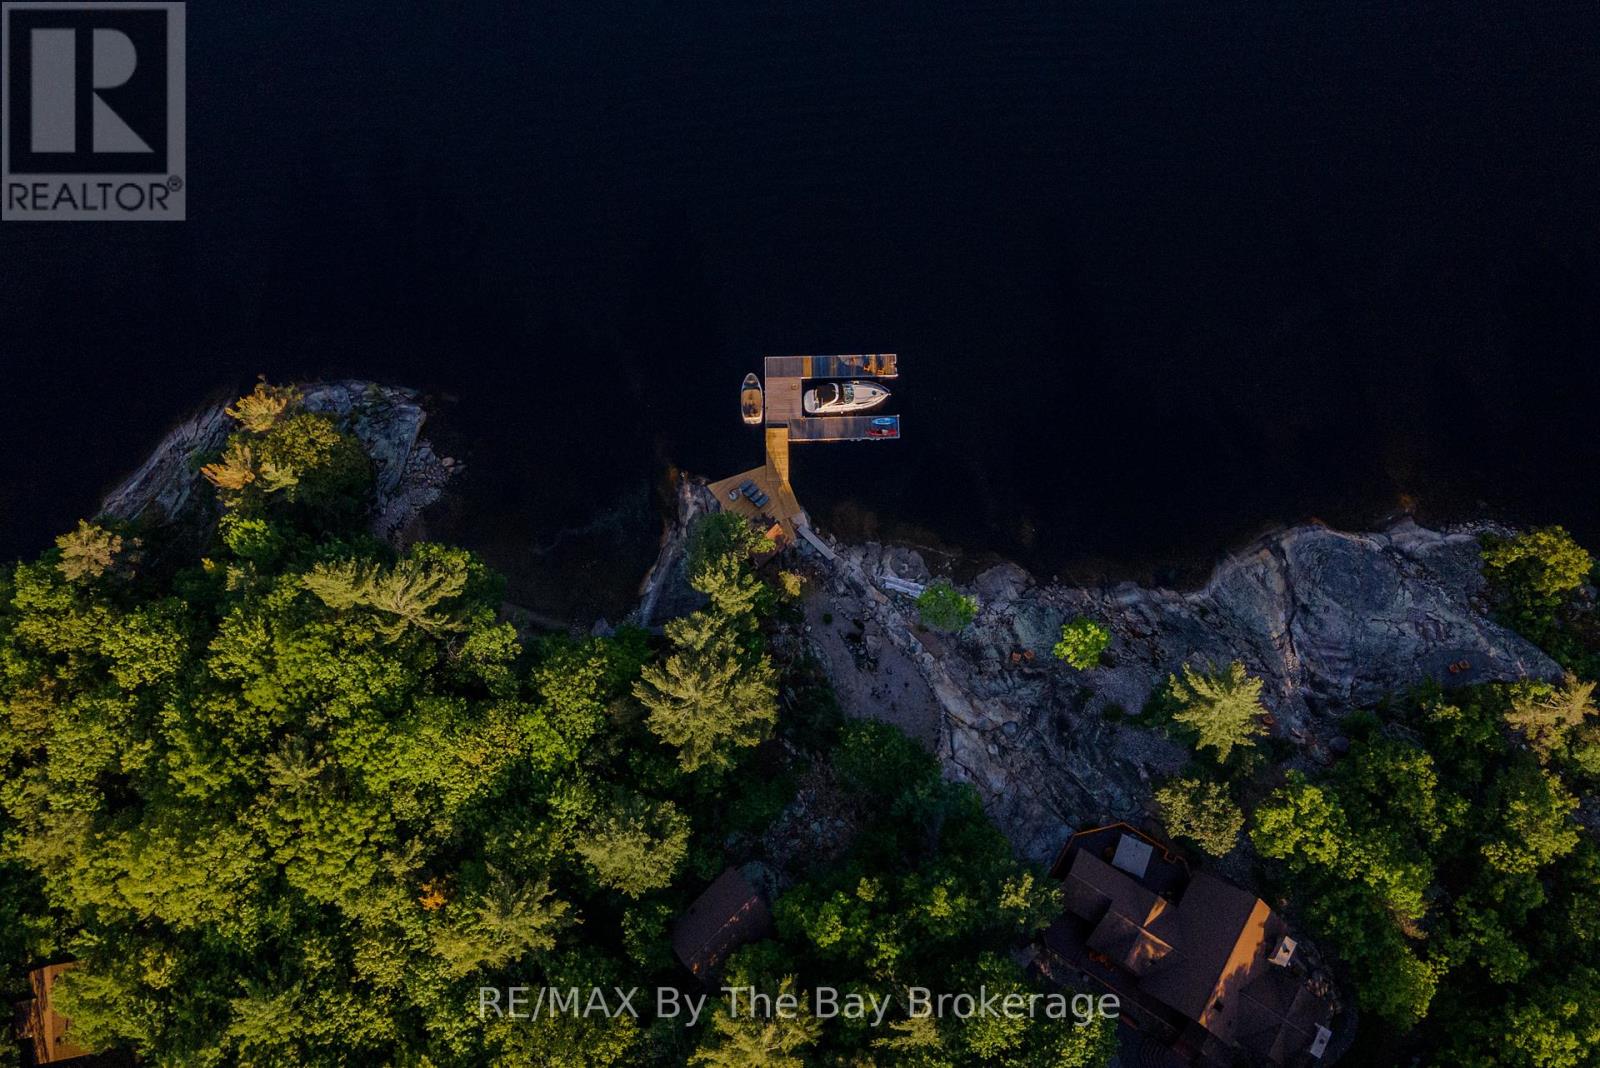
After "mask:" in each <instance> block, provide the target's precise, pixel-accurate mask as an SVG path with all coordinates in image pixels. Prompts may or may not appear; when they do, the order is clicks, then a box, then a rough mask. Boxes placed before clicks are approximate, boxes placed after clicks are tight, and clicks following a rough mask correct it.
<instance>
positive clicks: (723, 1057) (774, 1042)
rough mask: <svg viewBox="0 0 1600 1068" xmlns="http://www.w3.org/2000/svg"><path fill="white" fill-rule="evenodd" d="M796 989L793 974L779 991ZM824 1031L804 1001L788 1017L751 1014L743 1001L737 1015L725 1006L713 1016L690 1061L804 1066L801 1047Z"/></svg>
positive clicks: (713, 1066)
mask: <svg viewBox="0 0 1600 1068" xmlns="http://www.w3.org/2000/svg"><path fill="white" fill-rule="evenodd" d="M793 993H794V977H793V976H789V977H786V978H785V979H784V980H783V982H782V983H780V984H779V986H778V994H779V995H780V996H782V995H786V994H787V995H792V994H793ZM821 1035H822V1023H821V1021H819V1020H818V1019H817V1018H816V1017H815V1016H813V1015H811V1012H810V1009H809V1007H808V1006H806V1005H805V1003H804V1002H802V1005H801V1008H800V1010H799V1012H797V1013H796V1014H795V1015H793V1016H792V1017H790V1018H788V1019H784V1018H783V1017H782V1016H779V1015H778V1014H777V1013H776V1012H774V1013H773V1014H772V1016H770V1017H767V1016H764V1015H759V1014H752V1013H751V1012H750V1011H749V1006H748V1005H745V1004H744V1003H742V1002H741V1004H740V1005H739V1015H738V1016H737V1017H735V1016H733V1015H731V1014H730V1013H729V1012H728V1011H727V1010H724V1011H721V1012H718V1013H717V1014H716V1015H714V1016H713V1017H712V1018H711V1034H710V1035H708V1036H707V1041H706V1044H705V1045H702V1046H701V1047H700V1048H699V1049H697V1050H695V1051H694V1054H693V1056H691V1057H690V1058H689V1063H690V1064H698V1065H704V1066H705V1068H805V1063H806V1062H805V1058H804V1057H803V1056H802V1055H801V1051H802V1050H805V1049H806V1048H807V1047H810V1046H812V1045H815V1044H816V1041H817V1039H818V1038H820V1037H821Z"/></svg>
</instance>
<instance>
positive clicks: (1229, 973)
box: [1062, 849, 1329, 1063]
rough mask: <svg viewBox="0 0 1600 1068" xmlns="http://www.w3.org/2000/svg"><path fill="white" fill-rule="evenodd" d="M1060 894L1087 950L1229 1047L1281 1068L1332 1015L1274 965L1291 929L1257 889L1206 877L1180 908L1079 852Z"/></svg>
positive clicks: (1189, 890)
mask: <svg viewBox="0 0 1600 1068" xmlns="http://www.w3.org/2000/svg"><path fill="white" fill-rule="evenodd" d="M1062 888H1063V891H1064V895H1065V898H1066V903H1067V909H1068V911H1069V912H1070V913H1071V914H1073V915H1075V916H1077V917H1078V918H1079V919H1081V920H1083V921H1085V922H1086V923H1087V924H1088V925H1089V928H1090V930H1089V934H1088V937H1087V939H1086V940H1085V943H1084V944H1085V945H1086V946H1087V948H1088V949H1090V950H1093V951H1094V952H1095V953H1098V954H1101V955H1103V956H1104V957H1105V958H1106V959H1108V960H1110V961H1111V963H1112V964H1113V965H1114V966H1115V967H1116V968H1118V969H1120V970H1121V971H1123V972H1127V973H1129V974H1130V976H1131V977H1132V979H1131V980H1130V985H1132V986H1134V987H1135V988H1136V989H1137V990H1138V991H1139V992H1141V993H1143V994H1148V995H1149V996H1151V997H1153V998H1155V999H1156V1000H1157V1001H1159V1002H1161V1003H1162V1004H1164V1005H1167V1006H1169V1007H1170V1008H1172V1009H1173V1010H1175V1011H1177V1012H1178V1013H1181V1014H1182V1015H1183V1016H1186V1017H1188V1018H1189V1019H1191V1020H1194V1021H1196V1022H1197V1023H1199V1024H1200V1025H1201V1026H1203V1027H1204V1028H1205V1030H1206V1031H1207V1032H1209V1033H1210V1034H1211V1035H1212V1036H1215V1037H1216V1038H1217V1039H1219V1040H1221V1041H1222V1042H1224V1043H1227V1044H1229V1045H1233V1046H1242V1047H1245V1048H1247V1049H1250V1050H1252V1051H1254V1052H1257V1053H1259V1054H1261V1055H1263V1056H1266V1057H1269V1058H1271V1059H1272V1060H1274V1061H1276V1062H1278V1063H1283V1062H1284V1061H1286V1060H1287V1059H1289V1058H1290V1057H1292V1056H1294V1055H1295V1054H1296V1053H1298V1052H1301V1051H1304V1050H1306V1049H1307V1048H1309V1047H1310V1044H1311V1041H1312V1039H1313V1038H1314V1037H1315V1033H1316V1025H1317V1024H1318V1023H1319V1022H1323V1021H1324V1020H1325V1018H1326V1016H1327V1015H1328V1008H1329V1007H1328V1003H1327V1001H1326V999H1324V998H1320V997H1318V996H1316V995H1315V994H1313V993H1311V991H1309V990H1308V989H1306V987H1305V984H1304V983H1303V982H1302V981H1301V980H1299V979H1297V978H1296V977H1295V976H1293V975H1292V974H1291V973H1290V972H1289V971H1288V969H1286V968H1283V967H1280V966H1278V965H1275V964H1272V963H1271V961H1270V959H1269V958H1270V957H1271V955H1272V952H1273V951H1274V949H1276V948H1277V946H1278V944H1279V942H1280V941H1281V940H1282V939H1283V937H1284V935H1286V934H1287V933H1288V928H1287V926H1286V925H1285V924H1284V922H1283V921H1282V919H1280V918H1279V917H1278V916H1277V915H1276V914H1275V913H1274V912H1273V911H1272V910H1271V909H1270V908H1268V907H1267V903H1266V902H1265V901H1262V900H1261V899H1260V898H1258V897H1256V896H1255V895H1254V894H1252V893H1250V892H1249V891H1246V890H1241V889H1240V888H1239V887H1237V886H1234V885H1232V884H1231V883H1227V882H1224V881H1223V880H1221V879H1218V878H1216V877H1214V876H1211V875H1207V874H1205V873H1203V872H1202V873H1200V874H1199V875H1196V876H1195V877H1194V878H1193V879H1192V880H1191V881H1190V883H1189V886H1188V888H1187V889H1186V890H1185V891H1184V893H1183V896H1182V897H1181V898H1180V899H1179V901H1178V903H1177V904H1176V905H1173V904H1172V903H1170V902H1168V901H1167V900H1165V899H1164V898H1162V897H1160V896H1158V895H1157V894H1155V893H1154V892H1153V891H1151V890H1150V889H1148V888H1147V887H1145V886H1142V885H1140V883H1139V881H1138V880H1136V879H1134V878H1133V877H1132V876H1130V875H1129V874H1128V873H1126V872H1123V871H1121V870H1118V869H1117V868H1115V867H1113V866H1112V865H1110V864H1107V863H1106V862H1105V861H1104V860H1102V859H1100V858H1099V857H1097V856H1095V855H1094V854H1093V853H1090V852H1088V851H1087V850H1081V849H1080V850H1078V851H1076V853H1075V854H1074V855H1073V857H1072V859H1071V862H1070V867H1069V868H1068V871H1067V874H1066V878H1065V880H1064V881H1063V884H1062Z"/></svg>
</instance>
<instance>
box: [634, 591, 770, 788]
mask: <svg viewBox="0 0 1600 1068" xmlns="http://www.w3.org/2000/svg"><path fill="white" fill-rule="evenodd" d="M696 616H700V617H701V618H699V619H696V618H695V617H693V616H692V617H690V618H689V619H688V620H674V621H673V622H672V623H670V624H668V626H667V636H668V638H669V639H670V640H671V641H672V642H673V644H674V647H675V651H674V652H673V653H671V654H670V655H669V656H668V657H667V659H666V661H665V663H662V664H650V665H647V666H646V667H645V668H644V670H643V672H642V673H641V675H640V679H639V681H638V682H637V683H635V684H634V688H633V693H634V696H635V697H637V698H638V700H639V702H640V703H641V704H643V705H644V706H645V708H646V709H647V710H648V713H649V714H648V717H647V723H648V724H649V727H650V730H652V731H653V732H655V734H656V735H657V736H658V737H660V738H661V739H662V740H663V741H665V742H666V743H667V744H669V745H672V746H674V747H676V748H677V750H678V763H679V765H680V766H681V767H682V768H683V770H684V771H696V770H698V769H699V768H702V767H728V766H730V765H731V763H732V750H733V749H735V748H738V747H742V746H753V745H757V744H759V743H760V742H761V741H762V740H763V739H765V738H766V737H767V735H768V734H769V733H770V732H771V730H772V725H773V724H774V723H775V722H776V721H777V718H778V694H777V672H776V671H775V670H774V669H773V666H772V662H771V661H770V660H769V659H768V658H767V657H765V656H762V657H759V658H757V659H755V660H753V661H752V660H749V659H747V658H746V657H745V656H744V655H743V654H742V653H741V651H740V650H739V648H738V646H737V645H736V644H735V642H734V639H733V637H732V635H730V634H729V633H728V632H727V631H726V630H725V629H721V628H719V627H717V626H715V625H714V623H713V622H712V621H710V620H709V619H708V618H707V617H705V616H704V614H703V613H696Z"/></svg>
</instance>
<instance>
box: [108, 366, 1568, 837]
mask: <svg viewBox="0 0 1600 1068" xmlns="http://www.w3.org/2000/svg"><path fill="white" fill-rule="evenodd" d="M301 390H302V393H303V397H304V404H305V407H306V408H307V409H308V410H310V411H315V412H323V413H326V414H329V415H332V416H334V417H335V418H337V419H338V420H339V421H340V423H341V424H342V425H344V426H345V427H346V428H348V429H349V430H350V431H351V432H352V433H354V434H355V435H356V436H357V437H358V438H359V439H360V440H361V442H362V444H363V445H364V446H365V447H366V449H367V451H368V453H369V455H371V457H372V460H373V467H374V482H375V492H376V502H375V504H374V506H373V508H372V510H371V512H370V513H369V521H370V529H371V530H372V532H373V534H374V535H376V536H378V537H380V538H383V539H385V540H387V541H389V542H391V543H393V544H403V543H405V542H408V541H412V540H416V539H417V538H418V537H421V536H423V535H424V522H423V514H424V512H425V510H426V509H427V508H428V507H429V506H430V505H432V504H433V503H435V502H436V501H438V500H439V498H440V496H441V495H442V494H443V492H444V489H445V486H446V484H447V483H448V482H449V481H450V479H451V478H452V477H453V476H455V475H456V474H458V473H459V472H460V471H461V470H462V465H460V464H458V463H456V462H455V461H454V460H451V459H449V458H443V457H440V456H438V455H437V454H436V453H435V452H434V450H433V447H432V445H431V444H430V443H429V442H428V440H427V439H426V438H425V437H423V436H422V430H423V426H424V424H425V423H426V420H427V415H426V412H425V411H424V409H423V406H422V404H421V401H420V399H419V397H418V395H417V394H416V393H414V392H413V391H410V390H406V389H401V388H397V387H390V386H379V385H376V384H373V383H370V382H362V381H342V382H327V383H311V384H307V385H303V386H302V387H301ZM223 408H224V405H222V404H220V403H219V404H215V405H212V406H209V407H206V408H204V409H202V410H200V411H199V412H197V413H196V414H195V415H193V416H191V417H190V418H188V419H186V420H184V421H183V422H182V423H180V424H179V425H178V426H177V427H175V428H174V429H173V430H172V431H171V432H170V433H169V434H167V436H166V437H165V438H164V439H163V441H162V442H161V444H160V445H159V446H158V447H157V448H156V450H155V451H154V452H153V453H152V454H151V456H150V457H149V458H148V459H147V460H146V461H145V462H144V463H143V464H142V465H141V466H140V467H139V469H138V470H137V471H135V472H134V473H133V475H131V476H130V477H129V478H128V479H127V480H125V481H124V482H123V483H122V485H120V486H119V487H118V488H117V489H116V490H114V491H113V492H112V493H111V494H110V495H108V496H107V497H106V499H105V501H104V503H103V505H102V512H103V513H104V514H107V515H112V516H116V517H119V518H122V519H127V520H133V521H137V522H140V523H143V524H147V525H159V524H169V523H176V522H180V521H181V520H182V519H183V518H184V517H185V515H187V514H188V513H189V511H190V510H191V509H193V508H196V507H200V506H201V505H200V502H201V501H205V500H209V496H208V495H206V494H203V493H202V494H197V493H196V492H195V491H196V489H197V488H198V487H199V485H200V483H201V481H202V479H201V476H200V475H199V473H198V468H199V466H200V461H201V460H202V459H203V458H206V457H209V456H211V455H213V454H215V453H216V452H217V451H219V450H220V449H221V448H222V445H223V442H224V441H225V440H226V438H227V435H228V434H229V433H230V432H231V430H232V428H233V422H232V420H231V419H229V418H228V417H227V416H226V415H225V414H224V413H223ZM715 506H716V502H715V501H713V500H712V499H711V497H710V494H709V491H708V490H707V489H706V487H705V483H704V482H703V481H702V480H699V479H694V478H687V477H685V478H681V479H680V480H679V482H678V485H677V515H676V516H675V518H674V521H673V522H671V523H669V524H668V525H667V527H666V530H665V532H664V534H663V536H662V543H661V549H660V553H659V555H658V558H657V561H656V563H655V565H654V566H653V567H652V568H651V569H650V571H649V573H648V574H647V575H646V576H645V578H644V580H643V581H642V583H641V585H640V589H639V599H638V607H637V609H636V610H635V612H634V613H633V615H632V617H631V619H632V621H633V622H636V623H639V624H642V625H646V626H650V625H653V624H657V623H660V622H662V621H663V620H665V619H669V618H672V617H673V616H676V615H681V614H683V613H685V612H688V611H691V610H693V609H694V608H695V607H697V606H698V605H699V603H700V601H701V598H700V597H699V595H698V594H696V593H695V592H694V591H693V590H691V589H689V587H688V583H687V581H686V577H685V575H684V555H685V548H686V546H687V540H688V532H689V528H690V525H691V524H692V523H693V521H694V519H695V518H696V517H697V516H699V515H701V514H703V513H705V512H707V511H710V510H712V509H714V508H715ZM1486 529H1489V528H1488V527H1486V526H1484V525H1476V526H1474V525H1467V526H1460V527H1455V528H1452V529H1449V530H1443V531H1441V530H1430V529H1427V528H1424V527H1421V526H1418V525H1417V524H1415V523H1414V522H1411V521H1410V520H1401V521H1400V522H1397V523H1395V524H1393V525H1392V526H1390V527H1389V528H1388V529H1387V530H1383V531H1380V532H1375V533H1364V534H1352V533H1344V532H1340V531H1335V530H1331V529H1329V528H1327V527H1323V526H1319V525H1311V524H1307V525H1301V526H1296V527H1291V528H1289V529H1286V530H1282V531H1278V532H1275V533H1273V534H1270V535H1267V536H1265V537H1263V538H1261V539H1259V540H1258V541H1257V542H1255V543H1254V544H1253V545H1250V546H1248V547H1246V548H1244V549H1241V550H1239V551H1238V552H1236V553H1233V554H1232V555H1230V556H1228V557H1226V558H1225V559H1223V560H1222V561H1221V562H1220V563H1218V564H1217V566H1216V567H1215V569H1214V570H1213V572H1212V574H1211V577H1210V578H1209V580H1208V581H1206V583H1205V584H1204V585H1202V586H1200V587H1199V588H1197V589H1194V590H1189V591H1177V590H1172V589H1166V588H1162V587H1153V586H1142V585H1138V584H1136V583H1132V582H1123V583H1118V584H1115V585H1104V586H1085V587H1078V586H1068V585H1061V584H1052V583H1044V582H1040V581H1038V580H1037V579H1035V578H1034V577H1033V576H1031V575H1030V574H1028V573H1027V572H1026V571H1024V570H1023V569H1021V568H1019V567H1017V566H1015V565H1012V564H1001V565H998V566H994V567H991V568H989V569H988V570H985V571H983V572H981V573H980V574H978V575H977V576H976V577H974V578H973V579H972V580H971V581H970V582H969V583H965V584H963V589H964V590H965V592H969V593H971V594H972V595H974V596H975V597H976V598H977V599H978V601H979V604H980V611H979V613H978V617H977V619H976V620H975V621H974V622H973V624H972V625H970V626H969V627H967V628H966V629H965V630H963V631H962V632H961V633H960V634H959V635H943V634H936V633H933V632H930V631H928V630H926V629H924V628H923V627H921V626H920V624H919V621H918V618H917V611H916V606H915V604H914V602H913V601H912V600H911V598H910V597H909V596H908V595H906V594H904V593H899V592H896V591H894V590H893V589H892V588H891V583H890V582H888V581H887V580H892V579H900V580H908V581H910V582H924V581H926V580H928V579H929V578H930V577H931V576H930V573H929V568H928V565H927V563H926V562H925V560H924V558H923V557H922V556H921V555H920V554H919V553H917V552H916V551H913V550H910V549H904V548H898V547H894V546H886V545H880V544H877V543H874V542H868V543H865V544H842V543H832V544H833V549H834V553H835V557H836V558H835V559H833V560H827V559H825V558H823V556H822V555H821V554H819V553H817V552H815V551H814V550H812V549H810V548H803V549H800V550H798V551H799V552H801V553H802V554H804V556H805V565H804V566H805V570H806V571H807V572H808V573H809V576H810V578H811V582H810V583H808V591H807V594H806V599H805V607H806V619H807V625H806V627H805V633H804V640H805V641H806V643H807V644H808V645H809V646H810V648H811V650H812V652H814V653H815V655H816V656H817V658H818V660H819V661H820V662H821V663H822V664H823V665H824V666H825V668H826V669H827V671H828V674H829V676H830V678H831V679H832V681H833V683H834V686H835V689H836V690H837V691H838V694H839V699H840V702H841V705H842V706H843V707H844V709H845V710H846V712H847V714H850V715H855V716H863V717H873V718H880V719H885V720H887V721H889V722H892V723H894V724H895V725H897V726H899V727H900V728H901V729H902V730H904V731H905V732H906V733H907V734H910V735H911V736H913V737H916V738H918V739H920V740H921V741H923V742H924V743H925V744H927V745H928V746H929V747H930V748H932V749H933V750H934V751H935V752H937V754H938V755H939V758H940V760H941V761H942V763H943V764H944V767H945V771H946V774H948V775H949V776H950V777H951V778H953V779H957V780H961V781H966V782H970V783H971V784H972V785H973V786H974V787H975V788H976V789H977V791H978V793H979V795H980V796H981V797H982V799H983V801H984V804H985V807H986V808H987V809H988V811H989V813H990V815H991V816H992V817H993V819H994V820H995V822H996V823H997V824H998V825H999V826H1000V828H1001V829H1002V830H1003V831H1004V832H1005V833H1006V834H1007V836H1008V837H1009V838H1010V840H1011V841H1012V843H1013V845H1014V846H1015V848H1016V849H1017V851H1018V852H1019V853H1020V854H1021V855H1022V856H1024V857H1026V858H1027V859H1029V860H1033V861H1039V862H1043V861H1048V860H1049V859H1050V857H1051V856H1052V855H1053V854H1054V852H1055V850H1056V849H1057V848H1059V846H1060V844H1061V842H1062V841H1063V839H1064V838H1065V835H1066V833H1067V832H1068V831H1069V830H1070V829H1071V828H1073V827H1078V826H1083V825H1086V824H1090V823H1094V822H1099V821H1104V820H1109V819H1138V818H1140V817H1141V816H1142V815H1144V814H1145V810H1146V806H1147V805H1148V803H1149V796H1150V794H1151V792H1152V790H1153V789H1154V787H1155V785H1156V784H1157V783H1158V782H1159V781H1160V780H1161V779H1163V778H1165V777H1167V776H1170V775H1172V774H1174V773H1176V772H1177V771H1178V770H1179V769H1180V768H1181V767H1182V766H1183V764H1184V763H1185V762H1186V761H1187V759H1188V754H1187V753H1186V752H1185V751H1184V750H1183V749H1181V748H1180V747H1179V746H1177V745H1176V744H1174V743H1173V742H1172V741H1170V740H1169V739H1167V738H1166V737H1165V736H1164V735H1163V734H1162V733H1160V732H1158V731H1152V730H1149V729H1146V728H1143V727H1141V726H1139V725H1138V724H1137V723H1135V722H1132V718H1133V717H1134V716H1136V715H1137V714H1138V713H1139V712H1140V710H1141V709H1142V708H1143V707H1144V705H1145V703H1146V702H1147V701H1148V700H1149V698H1150V696H1151V695H1152V693H1154V692H1155V691H1156V689H1157V688H1158V687H1159V686H1161V685H1162V684H1163V683H1164V682H1165V680H1166V678H1167V676H1168V674H1170V673H1171V672H1174V671H1176V670H1178V668H1179V667H1180V665H1182V664H1185V663H1188V664H1192V665H1196V666H1201V665H1206V664H1216V665H1221V664H1226V663H1227V662H1229V661H1231V660H1233V659H1240V660H1243V661H1244V663H1245V666H1246V667H1247V668H1248V669H1249V670H1250V671H1251V672H1252V673H1253V674H1255V675H1257V676H1259V677H1261V678H1262V679H1264V680H1265V683H1266V685H1265V691H1264V695H1263V696H1264V700H1265V701H1266V703H1267V706H1268V708H1269V711H1270V712H1271V713H1272V724H1271V725H1272V733H1273V736H1274V737H1275V738H1278V739H1282V740H1283V742H1284V743H1287V745H1288V746H1289V747H1290V750H1289V756H1288V758H1287V761H1286V763H1288V764H1289V765H1291V766H1293V765H1295V764H1301V765H1305V766H1312V765H1315V764H1319V763H1326V762H1328V761H1330V760H1331V759H1332V755H1333V754H1334V753H1335V752H1336V751H1337V750H1338V749H1339V748H1340V747H1341V744H1342V742H1343V739H1341V738H1340V736H1339V719H1340V717H1341V716H1342V715H1344V714H1345V713H1347V712H1349V711H1351V710H1353V709H1356V708H1361V707H1366V706H1370V705H1372V704H1374V703H1376V702H1378V701H1379V700H1381V699H1382V698H1383V697H1384V696H1386V695H1388V694H1391V693H1396V692H1399V691H1403V690H1405V689H1407V688H1409V687H1412V686H1415V685H1416V684H1418V683H1420V682H1423V681H1425V680H1428V679H1435V680H1438V681H1441V682H1448V683H1454V684H1465V683H1476V682H1488V681H1499V680H1510V679H1519V678H1540V679H1557V678H1559V677H1560V674H1561V672H1560V668H1559V667H1558V666H1557V665H1556V664H1555V663H1554V662H1553V661H1552V660H1551V659H1550V658H1549V657H1547V656H1545V655H1544V654H1543V653H1542V652H1540V651H1539V650H1538V649H1536V648H1535V647H1533V646H1532V645H1531V644H1529V643H1528V642H1527V641H1525V640H1523V639H1522V638H1520V637H1519V636H1517V635H1516V634H1514V633H1512V632H1510V631H1509V630H1507V629H1506V628H1504V627H1502V626H1500V625H1499V624H1498V623H1496V622H1494V621H1493V620H1492V619H1491V618H1490V617H1489V615H1488V613H1487V611H1486V609H1485V606H1484V604H1483V601H1482V588H1483V579H1482V576H1481V575H1480V573H1479V567H1478V535H1479V534H1480V533H1482V532H1483V531H1484V530H1486ZM1078 615H1086V616H1089V617H1091V618H1094V619H1096V620H1098V621H1100V622H1102V623H1103V624H1105V625H1106V626H1107V627H1108V628H1109V629H1110V630H1111V633H1112V636H1113V640H1112V643H1111V646H1110V648H1109V649H1108V650H1107V652H1106V655H1105V656H1104V657H1103V659H1102V662H1101V665H1100V666H1098V667H1096V668H1094V669H1092V670H1089V671H1077V670H1075V669H1072V668H1070V667H1067V666H1066V665H1064V664H1062V663H1060V662H1059V661H1056V660H1055V659H1054V658H1053V657H1052V655H1051V647H1052V646H1053V645H1054V643H1055V641H1056V639H1057V637H1058V636H1059V633H1060V629H1061V624H1062V623H1063V622H1065V621H1066V620H1069V619H1071V618H1073V617H1075V616H1078Z"/></svg>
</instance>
